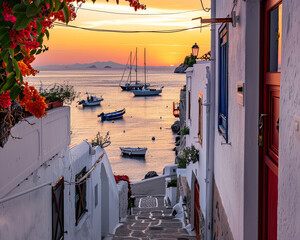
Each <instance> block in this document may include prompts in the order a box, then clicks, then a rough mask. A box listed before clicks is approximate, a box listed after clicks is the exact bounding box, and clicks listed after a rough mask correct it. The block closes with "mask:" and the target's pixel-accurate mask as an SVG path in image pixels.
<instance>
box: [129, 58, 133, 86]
mask: <svg viewBox="0 0 300 240" xmlns="http://www.w3.org/2000/svg"><path fill="white" fill-rule="evenodd" d="M131 68H132V52H130V68H129V82H131Z"/></svg>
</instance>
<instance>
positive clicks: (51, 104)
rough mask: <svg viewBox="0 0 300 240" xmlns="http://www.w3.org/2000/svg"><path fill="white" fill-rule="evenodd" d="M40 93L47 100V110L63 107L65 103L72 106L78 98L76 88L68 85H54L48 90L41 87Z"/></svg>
mask: <svg viewBox="0 0 300 240" xmlns="http://www.w3.org/2000/svg"><path fill="white" fill-rule="evenodd" d="M39 93H40V95H41V96H42V97H45V98H46V103H47V105H48V108H47V109H53V108H57V107H61V106H63V103H65V104H71V103H72V102H73V101H74V99H75V98H76V97H77V96H78V94H77V92H76V91H75V90H74V87H73V86H71V85H68V84H54V85H52V86H50V87H47V88H43V87H42V85H41V87H40V90H39Z"/></svg>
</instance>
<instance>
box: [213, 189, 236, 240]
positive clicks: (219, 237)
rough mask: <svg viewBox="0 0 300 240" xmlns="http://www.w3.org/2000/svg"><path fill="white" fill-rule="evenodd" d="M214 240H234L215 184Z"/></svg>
mask: <svg viewBox="0 0 300 240" xmlns="http://www.w3.org/2000/svg"><path fill="white" fill-rule="evenodd" d="M213 239H214V240H233V236H232V233H231V229H230V227H229V223H228V219H227V215H226V213H225V210H224V207H223V204H222V200H221V197H220V194H219V190H218V188H217V186H216V184H215V183H214V199H213Z"/></svg>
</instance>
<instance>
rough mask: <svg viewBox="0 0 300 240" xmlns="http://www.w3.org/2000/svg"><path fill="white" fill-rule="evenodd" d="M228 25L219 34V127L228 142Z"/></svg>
mask: <svg viewBox="0 0 300 240" xmlns="http://www.w3.org/2000/svg"><path fill="white" fill-rule="evenodd" d="M227 39H228V36H227V26H225V27H224V28H223V29H222V30H221V31H220V35H219V94H218V95H219V111H218V113H219V114H218V118H219V119H218V129H219V132H220V133H221V134H222V135H223V137H224V138H225V140H226V142H228V74H227V68H228V43H227Z"/></svg>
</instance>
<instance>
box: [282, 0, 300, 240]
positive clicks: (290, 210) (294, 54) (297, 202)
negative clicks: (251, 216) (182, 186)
mask: <svg viewBox="0 0 300 240" xmlns="http://www.w3.org/2000/svg"><path fill="white" fill-rule="evenodd" d="M299 11H300V2H299V1H295V0H294V1H283V4H282V20H283V21H282V22H283V26H282V29H283V31H282V73H281V88H280V129H279V172H278V178H279V179H278V237H277V239H278V240H285V239H298V238H299V236H300V228H299V226H300V208H299V206H300V174H299V169H300V136H299V135H298V134H297V132H296V131H295V129H294V117H295V116H300V95H299V92H300V80H299V79H300V68H299V64H300V42H299V39H300V31H299V30H300V29H299V26H300V25H299V24H300V18H299Z"/></svg>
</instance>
